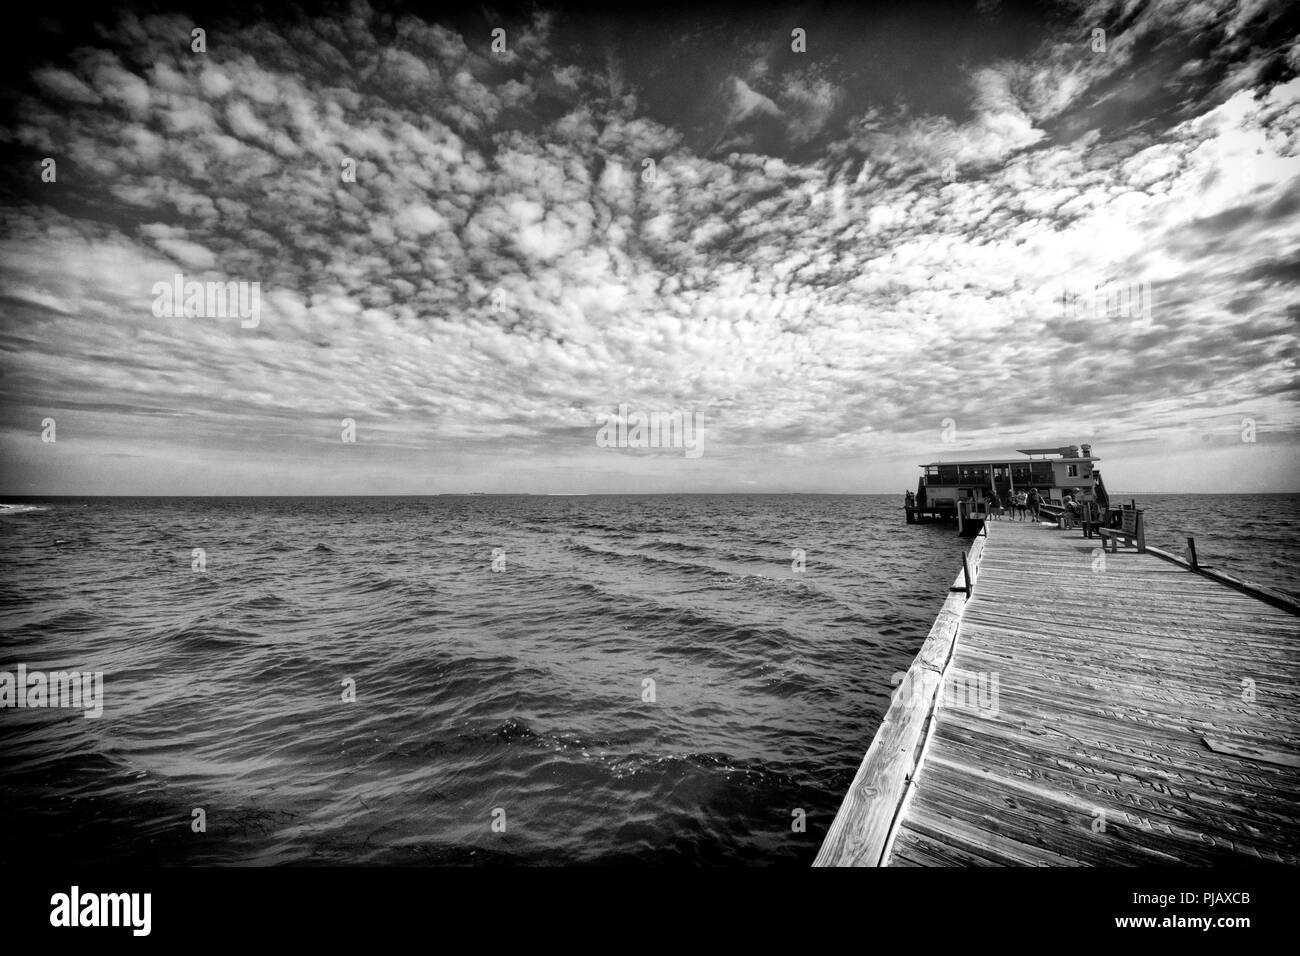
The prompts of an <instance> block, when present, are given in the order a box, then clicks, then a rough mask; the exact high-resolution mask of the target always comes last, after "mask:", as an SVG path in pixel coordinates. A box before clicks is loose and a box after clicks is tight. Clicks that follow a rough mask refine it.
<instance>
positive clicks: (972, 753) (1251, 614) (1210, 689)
mask: <svg viewBox="0 0 1300 956" xmlns="http://www.w3.org/2000/svg"><path fill="white" fill-rule="evenodd" d="M989 535H990V537H989V538H988V539H987V540H988V545H987V548H986V549H984V551H983V554H982V556H981V559H980V561H979V571H978V573H977V576H976V581H977V586H976V588H975V593H974V596H973V597H972V598H971V600H970V601H969V602H964V601H963V602H962V606H961V607H960V608H956V609H954V608H952V607H951V606H950V604H951V602H952V600H953V598H957V599H958V600H959V601H960V600H961V599H962V597H963V595H952V596H951V597H950V598H949V602H947V603H945V611H948V612H953V613H950V614H949V615H948V616H947V617H946V618H945V619H944V621H943V622H942V630H944V631H946V630H948V629H952V630H954V631H955V633H953V634H952V635H951V636H949V637H947V638H943V637H938V636H937V635H936V630H939V629H940V623H941V622H940V621H936V622H935V624H936V630H932V631H931V638H935V639H936V643H942V642H943V641H944V640H947V642H948V644H949V646H950V651H949V653H948V654H947V655H946V656H945V655H943V654H942V653H939V651H938V648H937V647H928V649H927V648H923V651H926V657H925V659H924V661H922V657H921V655H918V659H917V662H916V663H914V664H913V668H914V669H915V668H918V667H919V668H921V669H923V670H925V671H926V672H928V673H933V672H934V669H935V668H936V667H941V675H942V676H941V678H940V680H939V681H938V687H937V690H936V692H935V693H934V694H933V695H932V699H931V701H930V702H929V704H928V706H927V707H926V708H925V711H924V713H916V712H914V711H916V710H917V708H916V707H915V706H913V708H912V710H911V711H908V712H906V713H904V712H901V711H900V712H899V713H894V710H895V706H891V708H890V711H891V714H894V718H895V723H896V724H897V723H905V724H907V725H908V729H907V732H906V733H903V732H901V731H900V728H898V727H894V728H892V729H891V731H890V732H889V733H888V734H887V733H886V730H885V727H884V725H882V727H881V734H879V735H877V740H876V741H874V742H873V743H872V746H871V750H869V751H868V754H867V759H865V760H864V761H863V766H862V768H861V769H860V770H859V776H858V779H855V781H854V788H853V791H851V793H850V795H849V797H847V798H846V800H845V804H844V807H842V808H841V811H840V815H839V816H837V818H836V821H835V825H833V826H832V828H831V831H830V832H829V833H828V835H827V839H826V842H825V844H824V845H823V847H822V852H821V853H820V854H819V856H818V858H817V863H818V864H819V865H837V864H838V865H855V864H856V865H864V864H865V865H881V864H883V865H911V866H934V865H957V866H984V865H989V866H998V865H1003V866H1005V865H1012V866H1064V865H1085V866H1099V865H1143V864H1173V863H1181V864H1193V865H1205V866H1210V865H1214V866H1218V865H1224V864H1234V863H1235V864H1242V863H1246V864H1249V863H1258V862H1260V861H1270V862H1277V863H1287V864H1293V865H1294V864H1296V863H1300V767H1297V766H1296V765H1295V764H1296V761H1295V760H1294V759H1293V756H1294V755H1296V754H1300V616H1297V615H1295V614H1293V613H1289V612H1288V611H1287V610H1285V609H1283V608H1280V607H1276V606H1273V605H1272V604H1269V603H1266V602H1265V601H1263V600H1260V599H1259V598H1257V597H1255V596H1253V595H1252V594H1250V593H1248V592H1246V591H1243V590H1240V589H1238V588H1234V587H1229V586H1226V584H1225V583H1221V582H1218V581H1215V580H1214V579H1213V578H1209V577H1207V576H1205V575H1203V574H1197V573H1193V572H1192V571H1190V570H1188V569H1187V568H1186V567H1183V566H1179V565H1178V564H1177V563H1174V562H1170V561H1167V560H1162V559H1161V558H1160V557H1156V556H1154V555H1151V554H1140V553H1137V552H1132V551H1129V552H1120V553H1117V554H1111V553H1104V555H1103V553H1102V552H1101V550H1100V546H1099V543H1098V542H1097V540H1096V539H1091V540H1090V539H1086V538H1084V537H1083V536H1082V534H1081V532H1079V531H1077V530H1076V531H1070V532H1061V531H1057V530H1056V529H1054V528H1050V527H1043V526H1040V525H1035V524H1029V523H1024V524H1020V523H1010V522H1006V523H998V522H994V523H993V524H992V526H991V527H990V528H989ZM1099 556H1100V558H1101V560H1100V561H1099V560H1098V558H1099ZM1162 557H1163V556H1162ZM957 611H959V612H960V613H955V612H957ZM943 616H944V615H943V614H942V613H941V617H943ZM954 617H955V621H956V624H955V626H954ZM929 644H930V640H929V639H927V645H929ZM941 660H942V664H940V661H941ZM897 704H898V701H897V699H896V700H895V705H897ZM922 744H924V746H923V748H922ZM878 745H879V746H878ZM894 747H898V748H900V752H899V753H898V754H885V753H882V752H879V751H881V750H882V749H888V748H894ZM873 754H875V756H874V757H873ZM891 757H892V758H894V759H893V760H891V759H889V758H891ZM909 760H910V763H909ZM860 784H861V785H862V789H861V791H860V792H854V791H858V787H859V785H860ZM873 853H874V854H876V856H875V858H874V859H873V857H872V854H873Z"/></svg>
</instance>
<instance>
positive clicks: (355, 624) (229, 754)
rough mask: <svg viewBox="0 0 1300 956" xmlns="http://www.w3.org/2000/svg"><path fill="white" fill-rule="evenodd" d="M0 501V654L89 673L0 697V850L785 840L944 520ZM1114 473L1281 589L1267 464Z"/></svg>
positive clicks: (872, 676)
mask: <svg viewBox="0 0 1300 956" xmlns="http://www.w3.org/2000/svg"><path fill="white" fill-rule="evenodd" d="M1117 497H1122V496H1117ZM11 501H13V502H14V503H17V504H22V505H23V507H16V508H7V509H5V510H4V512H3V514H0V670H9V671H13V670H15V669H16V666H17V665H18V664H20V663H21V664H25V665H26V666H27V667H28V668H29V670H45V671H53V670H81V671H103V672H104V691H103V694H104V699H103V715H102V716H101V717H100V718H98V719H86V718H85V717H83V716H82V714H81V713H80V712H79V711H74V710H56V709H6V710H0V814H3V815H4V817H5V818H6V821H5V822H6V824H7V826H5V828H4V832H5V833H6V835H7V836H6V839H5V840H3V841H0V864H8V865H13V864H15V863H17V862H19V861H20V860H23V859H25V858H26V857H27V855H28V854H31V853H34V852H35V853H42V852H51V850H52V848H57V852H58V854H59V856H60V859H63V860H66V861H68V862H91V863H93V862H108V861H113V862H116V863H141V864H148V863H165V864H189V865H223V864H254V865H260V864H366V865H402V864H424V863H429V864H473V863H520V864H574V863H578V864H652V865H682V864H691V865H694V864H704V865H794V866H805V865H807V864H809V863H810V862H811V861H812V859H813V857H814V856H815V854H816V851H817V848H818V846H819V845H820V843H821V840H822V837H823V836H824V834H825V830H826V828H827V826H829V824H830V821H831V819H832V818H833V816H834V813H835V811H836V810H837V809H838V807H839V804H840V801H841V799H842V797H843V794H844V791H845V789H846V788H847V786H848V784H849V783H850V781H851V780H852V777H853V774H854V772H855V770H856V768H857V766H858V764H859V762H860V761H861V758H862V754H863V753H864V752H865V749H866V747H867V746H868V744H869V743H870V740H871V737H872V735H873V734H874V732H875V730H876V727H877V726H878V724H879V721H880V718H881V717H882V715H883V714H884V712H885V710H886V708H887V707H888V703H889V694H890V691H891V689H892V684H891V676H892V675H894V674H896V673H898V672H900V671H903V670H905V669H906V668H907V667H908V665H909V664H910V662H911V660H912V658H913V656H914V655H915V654H916V651H917V650H918V648H919V647H920V644H921V642H922V640H923V639H924V637H925V635H926V633H927V632H928V630H929V628H930V625H931V623H932V621H933V618H934V615H935V613H936V612H937V610H938V608H939V605H940V604H941V603H942V601H943V599H944V597H945V594H946V588H947V587H948V585H949V584H950V583H951V582H952V579H953V577H954V575H955V574H956V571H957V569H958V567H959V566H960V551H961V549H962V547H963V543H962V542H961V540H960V539H958V538H957V537H956V534H955V533H954V530H953V528H952V527H951V526H943V525H920V526H907V525H905V524H904V522H903V517H902V511H901V504H902V501H901V496H892V495H891V496H879V495H866V496H817V495H752V496H725V495H719V496H709V495H690V496H643V497H637V496H607V497H602V496H591V497H587V496H584V497H544V496H539V497H529V496H482V497H480V496H472V497H427V498H208V499H199V498H125V499H124V498H115V499H96V498H65V499H46V500H38V499H22V500H21V501H20V500H18V499H12V500H11ZM1139 503H1140V504H1141V505H1143V506H1145V507H1147V508H1148V509H1149V511H1148V519H1149V528H1150V540H1151V542H1152V543H1153V544H1161V545H1167V546H1170V547H1172V548H1175V549H1176V550H1181V548H1182V544H1183V542H1182V540H1181V536H1182V535H1184V534H1185V533H1192V534H1195V535H1196V537H1197V544H1198V549H1199V551H1200V555H1201V558H1202V560H1203V561H1205V562H1207V563H1214V564H1217V565H1218V566H1220V567H1223V568H1224V569H1225V570H1230V571H1232V572H1233V573H1237V574H1240V575H1242V576H1244V577H1248V578H1253V579H1255V580H1258V581H1260V583H1266V584H1270V585H1271V586H1274V587H1281V588H1284V589H1287V590H1290V591H1292V592H1293V593H1294V592H1296V591H1297V586H1296V579H1295V570H1296V568H1297V566H1298V562H1297V558H1298V557H1300V555H1298V554H1297V551H1298V550H1300V549H1298V548H1297V545H1296V541H1297V532H1300V496H1294V495H1292V496H1286V495H1277V496H1146V497H1140V498H1139ZM194 549H202V550H203V552H204V554H203V569H202V570H196V569H195V567H194V565H195V563H196V557H195V554H194ZM794 549H801V550H802V552H803V570H801V571H800V570H795V569H794V568H793V567H792V563H793V562H794V561H795V558H794V557H793V556H792V552H793V551H794ZM494 559H495V563H496V567H497V569H498V570H494V569H493V565H494ZM348 697H354V698H355V699H345V698H348ZM197 811H201V814H199V813H197ZM200 818H201V819H202V821H203V823H204V826H205V831H204V832H196V823H195V821H196V820H197V819H200ZM801 822H802V826H800V823H801Z"/></svg>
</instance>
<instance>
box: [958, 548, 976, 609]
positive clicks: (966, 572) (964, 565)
mask: <svg viewBox="0 0 1300 956" xmlns="http://www.w3.org/2000/svg"><path fill="white" fill-rule="evenodd" d="M961 573H962V575H963V576H964V578H965V580H966V597H967V599H969V598H970V596H971V592H972V591H974V590H975V586H974V585H973V584H971V583H970V564H969V563H968V562H967V560H966V552H965V551H963V552H962V553H961Z"/></svg>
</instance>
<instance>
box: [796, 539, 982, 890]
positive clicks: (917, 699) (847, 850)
mask: <svg viewBox="0 0 1300 956" xmlns="http://www.w3.org/2000/svg"><path fill="white" fill-rule="evenodd" d="M987 540H988V538H987V537H986V536H983V535H981V536H979V537H976V538H975V539H974V540H972V541H971V546H970V551H968V552H963V554H962V569H961V570H960V571H959V572H958V573H957V577H956V579H955V580H954V581H953V585H952V587H951V588H949V589H948V597H947V598H946V599H945V600H944V602H943V607H942V608H941V609H940V610H939V615H938V617H936V618H935V619H934V625H933V626H932V627H931V628H930V633H929V635H928V636H927V637H926V639H925V643H924V644H922V645H921V650H920V651H919V652H918V653H917V655H916V659H915V660H913V661H912V666H911V667H910V668H909V669H908V671H907V673H906V674H905V675H904V677H903V681H902V683H901V684H900V685H899V687H898V689H897V690H895V691H894V695H893V698H892V700H891V701H890V704H889V709H888V710H887V711H886V712H885V717H884V720H882V721H881V723H880V727H879V728H878V729H877V730H876V735H875V737H874V739H873V740H872V742H871V746H870V748H869V749H868V750H867V754H866V756H865V757H863V758H862V764H861V766H859V767H858V772H857V775H856V776H854V778H853V783H852V785H851V786H850V787H849V790H848V793H847V794H846V795H845V797H844V802H843V804H841V806H840V809H839V812H838V813H837V814H836V815H835V819H834V821H832V823H831V825H830V829H829V830H827V831H826V839H825V840H823V841H822V847H821V850H820V852H818V854H817V859H816V860H815V861H813V866H879V865H880V864H881V862H882V861H883V857H884V853H885V848H886V847H887V846H888V842H889V837H890V834H891V832H892V831H893V826H894V821H895V819H896V817H897V814H898V808H899V806H900V805H901V804H902V801H903V798H904V796H905V795H906V793H907V788H908V786H909V785H910V783H911V781H912V776H913V774H914V772H915V771H916V767H917V764H918V763H919V761H920V758H921V754H922V752H923V749H924V745H925V742H926V740H927V739H928V735H929V732H930V730H931V728H932V727H933V723H934V711H935V706H936V704H937V703H938V700H939V692H940V689H941V687H942V685H943V677H944V673H945V671H946V670H947V668H948V663H949V661H950V660H951V659H952V652H953V649H954V648H955V647H956V643H957V630H958V628H959V626H960V625H961V620H962V615H963V614H964V612H965V608H966V602H967V601H969V600H970V598H971V596H972V594H973V593H974V591H975V589H976V586H977V583H978V581H979V569H980V561H981V560H982V559H983V557H984V544H985V542H986V541H987Z"/></svg>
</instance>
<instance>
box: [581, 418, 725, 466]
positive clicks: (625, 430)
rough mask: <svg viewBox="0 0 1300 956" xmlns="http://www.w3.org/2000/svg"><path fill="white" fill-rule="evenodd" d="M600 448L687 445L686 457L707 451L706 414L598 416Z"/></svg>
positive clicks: (597, 438) (681, 446)
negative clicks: (705, 438)
mask: <svg viewBox="0 0 1300 956" xmlns="http://www.w3.org/2000/svg"><path fill="white" fill-rule="evenodd" d="M596 424H598V425H600V429H599V430H598V431H597V432H596V447H598V448H684V449H685V450H686V451H685V457H687V458H699V457H700V456H701V455H703V454H704V416H703V415H702V414H700V413H699V412H695V413H694V414H691V413H683V412H632V413H631V414H628V410H627V406H626V405H619V406H618V411H617V412H610V413H607V414H604V415H597V416H596Z"/></svg>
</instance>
